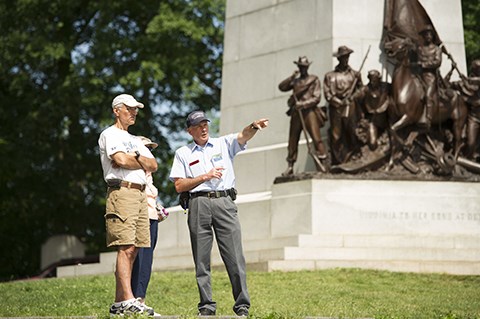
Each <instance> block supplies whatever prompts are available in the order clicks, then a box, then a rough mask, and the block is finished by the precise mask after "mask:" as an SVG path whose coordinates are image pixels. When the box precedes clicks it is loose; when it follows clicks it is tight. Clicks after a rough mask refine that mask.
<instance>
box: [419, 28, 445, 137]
mask: <svg viewBox="0 0 480 319" xmlns="http://www.w3.org/2000/svg"><path fill="white" fill-rule="evenodd" d="M419 34H420V35H421V36H422V37H423V43H422V44H420V45H419V46H418V47H417V57H418V65H419V66H420V70H421V72H420V74H421V78H422V80H423V85H424V87H425V107H424V112H423V114H422V117H421V118H420V123H421V124H426V126H427V128H429V127H430V125H431V122H432V110H433V108H434V107H438V90H437V88H438V85H439V83H438V73H439V68H440V66H441V65H442V49H441V47H440V46H438V45H437V44H436V43H435V40H436V39H435V38H434V32H433V27H432V26H431V25H427V26H426V27H425V28H423V29H422V30H421V31H420V32H419ZM442 47H443V46H442Z"/></svg>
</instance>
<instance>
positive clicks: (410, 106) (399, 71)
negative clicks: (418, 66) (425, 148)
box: [384, 37, 467, 153]
mask: <svg viewBox="0 0 480 319" xmlns="http://www.w3.org/2000/svg"><path fill="white" fill-rule="evenodd" d="M384 47H385V51H386V52H387V55H388V56H389V57H390V58H395V59H396V60H397V63H396V64H395V69H394V71H393V77H392V97H393V102H394V103H393V106H392V107H391V108H390V111H389V117H390V121H391V123H392V124H391V127H390V128H391V133H392V134H393V135H394V136H395V139H396V140H398V141H400V143H404V141H403V139H402V138H400V137H399V136H398V132H399V131H401V130H402V129H404V128H407V127H408V128H412V127H411V126H412V125H413V129H414V128H415V124H417V123H418V122H419V121H420V118H421V116H422V114H423V112H424V103H423V99H422V97H423V96H425V89H424V87H423V84H422V83H421V82H420V80H419V78H418V76H417V74H416V71H415V69H414V68H413V67H412V64H411V63H410V53H411V51H412V50H415V47H414V44H413V42H412V41H411V39H409V38H406V39H404V38H400V37H394V38H393V40H389V41H386V42H385V44H384ZM445 96H447V95H446V94H445ZM438 101H439V103H438V106H437V107H434V108H433V109H432V110H431V111H432V113H431V119H432V124H441V123H443V122H445V121H446V120H448V119H451V120H452V121H453V127H452V131H453V135H454V153H458V151H459V149H460V147H461V144H462V131H463V128H464V126H465V123H466V119H467V107H466V105H465V103H464V102H463V100H462V99H461V98H460V96H459V94H457V93H454V94H451V96H449V97H448V99H438ZM418 134H419V132H418V131H415V132H411V134H410V135H409V137H408V138H407V145H409V144H411V142H412V141H413V140H414V139H415V137H416V135H418Z"/></svg>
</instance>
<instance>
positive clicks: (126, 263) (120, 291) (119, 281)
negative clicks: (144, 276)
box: [115, 245, 137, 302]
mask: <svg viewBox="0 0 480 319" xmlns="http://www.w3.org/2000/svg"><path fill="white" fill-rule="evenodd" d="M136 256H137V248H136V247H135V246H133V245H132V246H120V247H118V251H117V265H116V270H115V283H116V287H115V301H116V302H119V301H124V300H128V299H133V298H134V296H133V293H132V286H131V280H132V268H133V262H134V261H135V257H136Z"/></svg>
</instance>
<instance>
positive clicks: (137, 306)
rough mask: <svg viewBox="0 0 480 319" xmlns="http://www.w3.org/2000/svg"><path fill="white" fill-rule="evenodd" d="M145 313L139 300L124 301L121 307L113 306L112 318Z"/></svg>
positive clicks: (115, 304)
mask: <svg viewBox="0 0 480 319" xmlns="http://www.w3.org/2000/svg"><path fill="white" fill-rule="evenodd" d="M141 313H144V310H143V307H142V304H141V303H140V302H139V301H138V300H137V299H131V300H126V301H122V302H121V303H120V304H119V305H118V304H117V303H114V304H112V306H111V307H110V316H116V315H117V316H123V315H133V314H141Z"/></svg>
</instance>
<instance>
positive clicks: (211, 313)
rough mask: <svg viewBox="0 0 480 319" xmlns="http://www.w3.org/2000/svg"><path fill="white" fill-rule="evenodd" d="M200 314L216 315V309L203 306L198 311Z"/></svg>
mask: <svg viewBox="0 0 480 319" xmlns="http://www.w3.org/2000/svg"><path fill="white" fill-rule="evenodd" d="M198 315H199V316H215V310H211V309H209V308H201V309H199V311H198Z"/></svg>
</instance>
